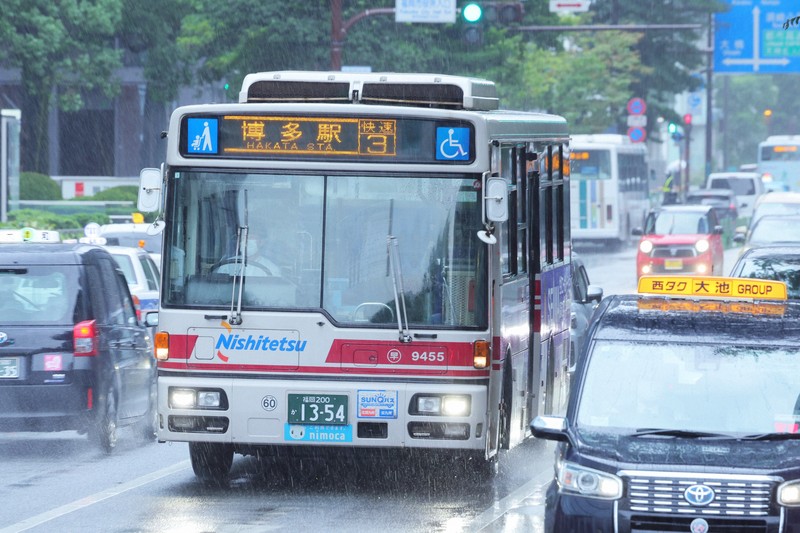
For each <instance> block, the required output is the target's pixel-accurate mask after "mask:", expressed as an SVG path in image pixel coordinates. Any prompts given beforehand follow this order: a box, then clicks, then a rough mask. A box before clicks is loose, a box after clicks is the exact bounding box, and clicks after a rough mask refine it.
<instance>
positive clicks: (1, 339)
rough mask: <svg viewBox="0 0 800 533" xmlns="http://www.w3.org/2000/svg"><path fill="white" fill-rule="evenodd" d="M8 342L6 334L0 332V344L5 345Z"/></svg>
mask: <svg viewBox="0 0 800 533" xmlns="http://www.w3.org/2000/svg"><path fill="white" fill-rule="evenodd" d="M6 341H8V334H7V333H4V332H2V331H0V344H5V343H6Z"/></svg>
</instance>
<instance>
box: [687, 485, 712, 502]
mask: <svg viewBox="0 0 800 533" xmlns="http://www.w3.org/2000/svg"><path fill="white" fill-rule="evenodd" d="M715 496H716V494H715V493H714V489H712V488H711V487H709V486H708V485H701V484H698V485H692V486H691V487H689V488H687V489H686V490H685V491H684V492H683V498H684V499H685V500H686V501H687V502H689V505H693V506H695V507H704V506H706V505H708V504H710V503H711V502H713V501H714V497H715Z"/></svg>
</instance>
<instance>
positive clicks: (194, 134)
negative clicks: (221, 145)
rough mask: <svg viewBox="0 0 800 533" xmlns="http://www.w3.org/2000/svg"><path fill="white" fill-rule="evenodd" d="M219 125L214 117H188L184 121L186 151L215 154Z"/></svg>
mask: <svg viewBox="0 0 800 533" xmlns="http://www.w3.org/2000/svg"><path fill="white" fill-rule="evenodd" d="M218 132H219V127H218V123H217V119H215V118H190V119H188V120H187V123H186V139H187V144H188V146H187V147H186V151H187V152H188V153H190V154H216V153H217V146H218Z"/></svg>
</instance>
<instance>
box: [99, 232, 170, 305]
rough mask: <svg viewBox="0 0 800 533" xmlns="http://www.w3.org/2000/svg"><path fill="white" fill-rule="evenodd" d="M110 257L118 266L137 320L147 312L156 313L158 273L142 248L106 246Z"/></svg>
mask: <svg viewBox="0 0 800 533" xmlns="http://www.w3.org/2000/svg"><path fill="white" fill-rule="evenodd" d="M105 249H106V250H108V251H109V253H110V254H111V256H112V257H113V258H114V260H115V261H116V262H117V265H119V268H120V270H122V274H123V275H124V276H125V281H127V283H128V289H130V291H131V295H133V296H134V300H135V301H136V303H137V304H138V305H137V306H136V309H137V315H138V317H139V319H140V320H141V319H142V316H144V314H146V313H147V312H148V311H158V298H159V289H160V287H161V284H160V279H159V271H158V267H157V266H156V263H155V261H153V258H152V257H151V256H150V254H148V253H147V252H146V251H144V250H143V249H142V248H129V247H126V246H106V247H105Z"/></svg>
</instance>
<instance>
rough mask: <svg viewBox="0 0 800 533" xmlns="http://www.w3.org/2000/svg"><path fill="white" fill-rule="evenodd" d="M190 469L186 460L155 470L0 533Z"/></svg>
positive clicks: (33, 524)
mask: <svg viewBox="0 0 800 533" xmlns="http://www.w3.org/2000/svg"><path fill="white" fill-rule="evenodd" d="M190 467H191V464H190V462H189V461H188V460H186V461H181V462H180V463H176V464H174V465H172V466H168V467H167V468H162V469H161V470H157V471H155V472H152V473H150V474H147V475H145V476H141V477H138V478H136V479H134V480H131V481H128V482H127V483H123V484H122V485H119V486H117V487H114V488H110V489H106V490H101V491H100V492H96V493H94V494H90V495H89V496H86V497H85V498H81V499H80V500H76V501H74V502H72V503H68V504H66V505H62V506H61V507H58V508H56V509H53V510H51V511H47V512H45V513H41V514H38V515H36V516H32V517H30V518H26V519H25V520H22V521H21V522H17V523H16V524H11V525H10V526H7V527H4V528H3V529H0V533H18V532H19V531H25V530H27V529H31V528H33V527H36V526H40V525H42V524H44V523H45V522H49V521H50V520H54V519H56V518H59V517H62V516H64V515H66V514H69V513H71V512H73V511H77V510H79V509H83V508H84V507H89V506H90V505H94V504H96V503H99V502H101V501H103V500H107V499H108V498H113V497H114V496H118V495H120V494H122V493H123V492H127V491H129V490H133V489H136V488H139V487H141V486H142V485H146V484H148V483H151V482H153V481H156V480H159V479H161V478H163V477H167V476H169V475H172V474H175V473H177V472H180V471H181V470H185V469H187V468H190Z"/></svg>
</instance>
